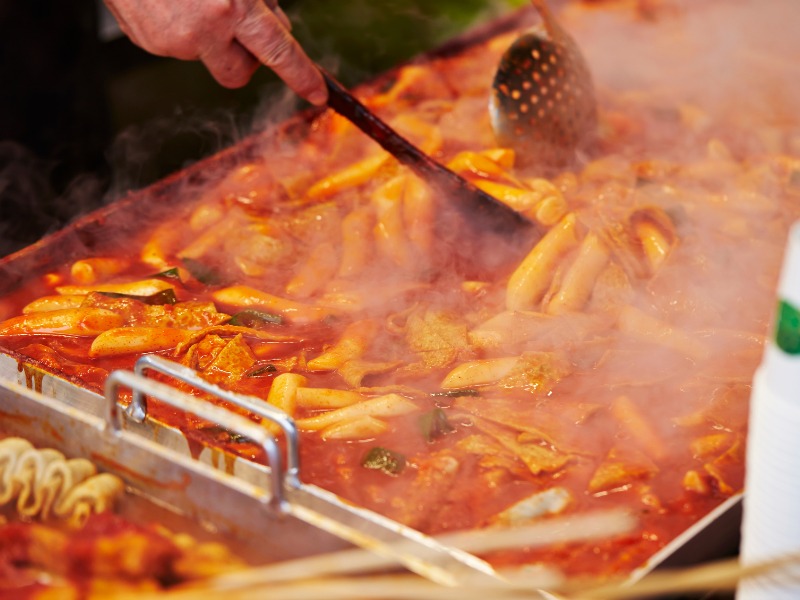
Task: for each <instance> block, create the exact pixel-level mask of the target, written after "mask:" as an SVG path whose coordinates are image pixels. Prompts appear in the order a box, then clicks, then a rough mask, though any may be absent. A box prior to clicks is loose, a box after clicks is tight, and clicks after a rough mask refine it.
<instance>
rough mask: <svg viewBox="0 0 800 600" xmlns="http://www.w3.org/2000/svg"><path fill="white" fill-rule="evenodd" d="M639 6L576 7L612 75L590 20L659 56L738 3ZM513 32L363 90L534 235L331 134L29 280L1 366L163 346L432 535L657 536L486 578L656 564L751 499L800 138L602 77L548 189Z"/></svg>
mask: <svg viewBox="0 0 800 600" xmlns="http://www.w3.org/2000/svg"><path fill="white" fill-rule="evenodd" d="M640 4H643V3H640ZM633 5H635V6H639V4H637V3H625V2H599V3H586V4H584V3H573V4H572V5H570V7H569V9H568V10H567V11H566V12H565V16H566V17H567V19H566V20H565V22H564V25H565V26H566V27H567V28H568V29H569V28H570V27H574V28H576V32H577V33H578V34H582V35H583V38H581V37H580V35H579V36H578V37H579V42H582V43H585V47H584V51H585V53H586V54H587V56H588V57H589V60H590V63H591V62H592V57H595V58H594V60H595V61H597V60H600V58H602V53H599V52H594V51H593V46H594V45H595V44H598V43H600V42H599V41H598V38H599V37H600V36H601V34H600V33H599V32H597V31H594V32H593V30H592V28H591V26H589V25H587V23H588V22H589V21H588V17H589V16H591V15H602V19H601V23H602V24H603V25H604V26H608V27H612V29H613V30H614V31H618V32H625V31H627V32H630V33H631V34H632V35H631V40H632V41H631V43H635V42H636V39H637V38H638V34H639V32H641V31H642V30H644V29H646V30H647V31H648V36H649V37H650V38H652V40H653V48H655V50H653V52H656V51H657V50H658V48H665V47H667V46H668V43H667V42H668V41H669V40H670V39H673V40H674V39H675V36H677V35H679V33H678V32H679V30H680V27H681V24H682V23H685V22H687V21H691V19H690V18H689V17H690V16H691V14H692V12H691V11H695V10H696V11H698V12H702V11H706V12H705V13H703V14H705V16H706V18H708V19H709V20H711V17H712V16H713V15H714V11H715V10H723V9H722V8H720V6H718V5H717V4H715V3H710V4H709V5H708V6H707V7H704V8H695V7H694V6H691V8H690V7H688V6H687V7H683V6H682V5H681V4H679V3H674V4H673V3H667V2H664V3H648V5H649V6H651V8H653V7H656V6H658V7H664V10H663V11H656V12H655V13H652V14H651V13H650V12H647V11H645V12H646V14H645V13H643V12H642V10H631V6H633ZM600 8H602V9H604V10H603V11H600ZM639 8H640V9H641V6H639ZM667 8H669V10H667ZM643 15H645V16H643ZM645 17H646V19H645ZM593 34H594V35H596V36H598V37H597V38H595V37H592V35H593ZM659 36H661V37H659ZM513 38H514V35H512V34H504V35H501V36H498V37H496V38H492V39H490V40H488V41H485V42H482V43H481V44H479V45H476V46H472V47H467V48H465V49H464V50H463V51H462V52H460V53H458V54H457V55H453V56H448V57H443V58H442V57H439V58H431V59H427V60H425V61H419V62H416V63H413V64H410V65H407V66H404V67H401V68H400V69H398V70H397V71H396V72H395V73H393V74H392V77H391V85H388V86H387V85H384V86H377V85H376V86H373V87H369V86H367V87H365V88H363V89H362V90H361V94H360V95H361V97H362V99H363V101H364V102H365V103H366V104H367V105H369V106H370V107H371V108H373V109H374V110H375V111H377V112H379V113H380V114H381V116H382V117H384V118H385V119H386V120H388V121H389V122H390V123H391V124H392V125H393V126H394V127H396V128H397V129H398V130H399V131H400V132H401V133H403V134H404V135H405V136H407V137H409V138H410V139H412V140H413V141H414V142H415V143H417V144H418V145H420V146H421V147H422V148H424V149H425V151H426V152H428V153H429V154H431V155H432V156H434V157H436V159H437V160H440V161H441V162H443V163H445V164H447V165H448V166H449V167H450V168H451V169H453V170H455V171H457V172H459V173H460V174H462V175H463V176H464V177H466V178H468V179H469V180H470V181H471V182H473V183H474V184H475V185H477V186H479V187H481V188H482V189H484V190H485V191H487V192H488V193H490V194H492V195H494V196H495V197H496V198H498V199H499V200H501V201H503V202H505V203H507V204H509V205H510V206H511V207H512V208H514V209H515V210H517V211H519V212H521V213H523V214H525V216H526V217H528V218H529V219H530V220H531V221H532V222H534V223H535V227H534V228H532V229H531V230H530V231H529V232H528V233H527V234H526V235H528V237H527V238H524V239H522V240H515V242H514V244H510V245H509V244H504V243H502V241H501V240H499V239H497V238H492V237H485V238H478V237H473V236H472V235H471V234H468V233H467V232H468V230H467V229H466V228H462V227H461V224H459V223H458V222H457V221H453V220H452V219H454V218H455V217H454V216H453V213H452V211H450V210H446V207H447V203H448V202H454V201H457V199H445V198H440V197H437V195H436V194H435V193H434V192H433V190H431V189H430V188H429V187H427V185H426V184H425V183H424V182H423V181H420V180H419V179H417V178H416V177H415V176H414V175H413V174H412V173H411V172H409V171H408V170H407V169H406V168H404V167H403V166H401V165H399V164H398V163H397V162H395V161H394V160H393V159H392V158H391V157H390V156H389V155H388V154H386V153H384V152H383V151H381V150H380V149H379V148H378V147H377V146H375V145H373V144H372V142H370V141H369V140H367V139H365V138H364V136H363V135H362V134H360V133H359V132H358V131H357V130H355V129H354V128H353V127H352V126H351V125H350V124H349V123H347V122H345V121H344V120H342V119H341V118H339V117H338V116H336V115H335V114H332V113H330V112H327V113H323V114H321V115H318V116H317V117H315V119H314V121H313V122H312V124H311V126H310V127H309V128H308V130H307V132H306V134H305V135H304V136H303V137H302V138H301V139H299V140H289V139H288V137H287V136H283V135H280V133H279V132H278V133H275V132H273V133H272V134H271V135H268V134H265V135H264V136H263V141H262V142H261V143H262V144H263V150H262V151H261V152H260V157H257V158H254V159H252V160H248V161H246V162H243V163H241V164H238V165H236V166H235V167H232V168H231V169H230V170H229V171H228V172H227V173H226V175H225V177H223V178H222V179H221V180H219V181H216V182H214V183H213V184H208V185H206V186H205V187H202V188H199V189H194V190H192V191H190V192H189V191H187V192H185V194H188V198H187V197H182V198H181V199H180V202H178V201H176V203H175V209H174V211H172V213H167V214H166V216H161V217H160V218H159V219H158V220H157V221H155V222H146V221H142V222H141V223H140V224H139V225H140V229H141V231H140V232H139V233H137V235H136V236H133V237H131V238H125V239H124V240H120V239H117V240H115V242H114V246H113V247H114V248H115V250H113V251H105V250H104V249H103V248H102V247H100V248H98V249H95V250H94V251H93V252H92V253H90V254H87V255H86V256H83V257H80V258H79V259H78V260H75V261H74V262H73V263H72V264H70V265H68V267H67V268H65V269H63V270H60V271H53V272H50V273H47V274H46V275H43V276H37V277H31V278H30V281H29V283H27V284H26V285H25V286H24V287H23V288H22V289H21V290H19V291H17V292H15V293H14V295H13V296H9V298H13V303H15V304H14V306H15V307H16V308H14V309H13V310H11V313H12V315H11V316H9V318H8V319H7V320H6V321H4V322H2V323H0V336H2V338H1V339H2V344H3V345H4V346H5V347H6V348H8V349H11V350H14V351H17V352H19V353H21V354H23V355H26V356H28V357H30V358H32V359H35V360H36V361H39V362H40V363H43V364H45V365H47V366H48V367H49V368H50V369H52V370H55V371H57V372H60V373H64V374H67V375H69V376H71V377H76V378H77V379H78V380H80V381H82V382H83V383H84V385H86V386H87V387H90V388H92V389H100V387H101V385H102V382H103V381H104V379H105V377H106V376H107V374H108V372H109V371H110V370H112V369H115V368H130V367H131V366H132V365H133V363H134V361H135V360H136V358H137V357H138V356H141V355H142V354H144V353H159V354H162V355H163V356H165V357H168V358H170V359H172V360H175V361H178V362H180V363H182V364H185V365H188V366H190V367H192V368H193V369H195V370H197V371H198V372H199V373H200V374H201V375H202V376H203V377H205V378H207V379H209V380H210V381H213V382H215V383H218V384H220V385H222V386H224V387H227V388H230V389H232V390H235V391H238V392H243V393H246V394H251V395H254V396H257V397H259V398H261V399H263V401H264V402H268V403H270V404H272V405H273V406H276V407H278V408H281V409H282V410H284V411H286V412H287V413H289V414H291V415H292V416H293V417H294V419H295V421H296V423H297V425H298V428H299V430H300V432H301V443H300V451H301V471H300V477H301V479H302V480H303V481H305V482H308V483H313V484H317V485H319V486H321V487H323V488H326V489H328V490H331V491H333V492H335V493H337V494H339V495H340V496H342V497H343V498H346V499H348V500H350V501H352V502H354V503H356V504H358V505H361V506H364V507H366V508H369V509H372V510H374V511H377V512H378V513H381V514H384V515H387V516H389V517H391V518H392V519H395V520H397V521H399V522H402V523H405V524H408V525H411V526H412V527H414V528H417V529H419V530H421V531H423V532H426V533H431V534H436V533H441V532H445V531H452V530H460V529H469V528H477V527H492V526H507V525H514V524H517V523H522V522H525V521H529V520H532V519H539V518H547V517H548V516H550V515H555V514H570V513H579V512H585V511H591V510H593V509H602V508H608V507H618V506H624V507H627V508H629V509H630V510H631V511H632V512H633V513H634V514H635V515H636V516H637V517H638V520H639V527H638V529H637V530H636V531H635V533H633V534H631V535H628V536H626V537H625V538H624V539H614V540H608V541H606V542H601V543H597V542H591V543H586V544H579V543H578V544H572V545H569V546H564V547H559V548H551V549H548V550H547V551H545V552H540V551H537V552H532V551H524V550H522V551H514V552H502V553H495V554H493V555H491V556H490V557H488V558H489V559H490V560H491V561H492V562H494V563H496V564H499V565H508V564H523V563H528V562H538V561H544V562H547V563H550V564H554V565H555V566H558V567H560V568H562V569H564V570H565V572H567V573H573V574H593V575H604V576H605V575H610V574H617V573H628V572H630V571H632V570H633V569H635V568H636V567H638V566H640V565H642V564H643V563H645V562H646V560H647V559H648V558H649V557H650V556H652V555H653V553H654V552H656V551H657V550H658V549H659V548H661V547H663V546H664V545H665V544H666V543H667V542H669V541H670V540H671V539H673V538H674V537H675V536H676V535H677V534H678V533H680V532H681V531H683V530H684V529H686V528H687V527H688V526H689V525H690V524H692V523H694V522H696V521H697V520H698V519H700V518H702V517H703V516H704V515H706V514H708V512H709V511H710V510H711V509H713V508H714V507H715V506H717V505H719V504H720V503H721V502H723V501H724V500H725V499H726V498H729V497H731V496H733V495H736V494H738V493H740V492H741V491H742V485H743V478H744V454H745V444H746V425H747V409H748V406H747V405H748V398H749V391H750V388H749V386H750V380H751V377H752V375H753V372H754V369H755V367H756V365H757V364H758V361H759V359H760V356H761V350H762V345H763V340H764V336H765V335H766V334H767V332H768V323H769V319H770V314H771V310H772V303H773V298H774V291H773V290H774V285H775V281H776V277H777V270H778V267H779V264H780V259H781V254H782V249H783V241H784V239H785V236H786V232H787V230H788V226H789V224H790V223H791V222H792V221H793V220H794V219H795V218H796V217H797V206H798V203H797V199H798V197H799V196H800V159H798V158H797V157H796V156H795V155H793V154H792V147H795V148H796V146H793V145H792V144H795V145H796V143H797V140H798V139H800V138H798V134H797V132H798V125H797V123H796V122H790V123H786V122H782V123H781V124H780V126H776V125H775V124H774V123H772V124H770V123H766V124H765V123H762V122H760V121H758V119H756V118H755V116H754V114H753V113H752V112H750V113H748V115H747V117H748V118H746V119H745V118H740V117H741V116H742V115H740V114H738V113H737V112H736V111H735V110H733V109H732V108H731V107H730V106H728V107H727V109H726V110H724V111H715V110H714V109H713V107H711V106H708V105H707V104H704V97H703V96H702V95H699V96H698V95H697V94H693V93H691V92H692V90H691V89H686V87H687V86H686V84H685V82H682V85H680V86H679V85H675V86H673V87H671V88H665V87H660V86H657V85H654V84H653V82H652V77H654V76H655V75H654V74H653V73H649V77H648V79H647V81H646V86H645V87H637V85H636V82H635V81H631V80H630V78H626V77H622V76H619V73H617V77H616V79H613V78H609V79H603V78H602V76H603V75H605V74H606V72H607V70H606V69H604V68H603V65H593V66H595V67H597V69H596V72H597V73H598V74H599V76H598V81H596V84H597V88H598V99H599V102H600V106H599V117H600V127H599V131H598V139H597V142H596V145H595V147H594V148H593V149H592V152H591V153H590V154H589V155H586V156H581V157H578V159H577V160H576V162H575V164H574V165H573V167H572V168H571V169H570V170H568V171H565V172H562V173H558V174H545V175H546V176H544V175H543V174H541V173H537V172H536V171H535V170H534V171H531V170H522V169H519V168H516V167H515V164H516V162H517V161H516V158H517V157H515V155H514V152H513V151H512V150H511V149H508V148H502V147H497V146H496V143H495V141H494V138H493V135H492V133H491V129H490V126H489V120H488V115H487V114H486V102H487V98H488V88H489V84H490V82H491V78H492V75H493V69H494V67H495V65H496V64H497V61H498V59H499V56H500V54H501V53H502V51H503V50H504V49H505V48H506V47H507V46H508V44H509V43H510V42H511V41H512V40H513ZM598 57H600V58H598ZM661 58H662V59H664V60H666V57H661ZM622 59H623V57H621V56H617V57H616V58H615V60H622ZM654 60H655V59H654ZM670 74H671V75H672V72H670ZM662 83H664V82H662ZM667 83H668V82H667ZM762 90H763V88H762ZM792 136H794V137H792ZM256 154H259V153H256ZM161 214H162V215H163V214H164V213H163V212H162V213H161ZM469 231H471V230H469ZM109 236H110V237H113V232H109ZM8 302H9V300H8V299H7V304H8ZM151 416H152V417H154V418H156V419H159V420H162V421H164V422H167V423H169V424H172V425H176V426H178V427H180V428H182V429H183V430H184V431H186V432H187V434H190V435H192V436H195V439H198V440H201V441H204V442H205V443H212V444H214V445H219V446H222V447H224V448H225V449H227V450H229V451H230V452H233V453H235V454H239V455H241V456H245V457H248V458H251V459H254V460H263V457H261V456H260V454H259V452H258V451H257V450H256V449H255V448H254V447H253V444H251V443H250V442H249V441H248V440H246V439H242V438H241V437H237V436H236V435H235V434H233V433H231V432H226V431H224V430H220V429H219V428H218V427H216V426H215V424H213V423H206V422H202V421H201V420H199V419H197V418H194V417H187V416H186V415H181V414H178V413H176V412H175V411H172V410H167V409H165V408H163V407H161V408H159V407H158V405H157V403H154V409H153V412H152V413H151ZM249 416H250V417H252V418H253V419H255V420H257V417H256V416H254V415H249ZM265 427H269V425H268V424H265Z"/></svg>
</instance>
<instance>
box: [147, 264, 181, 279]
mask: <svg viewBox="0 0 800 600" xmlns="http://www.w3.org/2000/svg"><path fill="white" fill-rule="evenodd" d="M150 277H160V278H161V279H176V280H177V281H180V280H181V274H180V273H179V272H178V267H172V268H171V269H167V270H166V271H161V273H156V274H155V275H151V276H150Z"/></svg>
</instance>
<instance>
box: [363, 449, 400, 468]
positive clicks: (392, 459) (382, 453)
mask: <svg viewBox="0 0 800 600" xmlns="http://www.w3.org/2000/svg"><path fill="white" fill-rule="evenodd" d="M361 466H362V467H365V468H367V469H378V470H379V471H383V472H384V473H386V474H387V475H399V474H400V473H402V472H403V469H405V468H406V457H405V456H403V455H402V454H400V453H399V452H393V451H392V450H387V449H386V448H381V447H380V446H376V447H375V448H372V449H371V450H370V451H369V452H367V453H366V455H365V456H364V459H363V460H362V461H361Z"/></svg>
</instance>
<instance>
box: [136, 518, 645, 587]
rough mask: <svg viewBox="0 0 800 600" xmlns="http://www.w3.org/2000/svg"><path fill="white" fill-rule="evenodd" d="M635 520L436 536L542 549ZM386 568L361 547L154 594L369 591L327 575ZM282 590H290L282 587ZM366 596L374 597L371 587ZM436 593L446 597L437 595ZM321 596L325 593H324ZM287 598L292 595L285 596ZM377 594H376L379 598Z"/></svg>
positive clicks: (533, 578)
mask: <svg viewBox="0 0 800 600" xmlns="http://www.w3.org/2000/svg"><path fill="white" fill-rule="evenodd" d="M635 524H636V520H635V519H634V518H633V517H632V516H631V515H630V514H629V513H627V512H625V511H622V510H611V511H601V512H597V513H591V514H586V515H571V516H569V517H557V518H552V519H548V520H545V521H542V522H539V523H534V524H531V525H527V526H516V527H509V528H490V529H485V530H478V531H470V532H463V533H454V534H448V535H443V536H440V537H437V538H436V539H437V540H438V541H440V542H442V543H444V544H446V545H449V546H453V547H457V548H460V549H462V550H465V551H467V552H471V553H473V554H481V553H485V552H489V551H492V550H497V549H500V548H514V547H523V546H525V547H529V548H530V547H542V546H550V545H553V544H558V543H566V542H576V541H585V540H591V539H606V538H609V537H613V536H616V535H622V534H625V533H627V532H629V531H631V529H632V528H633V527H634V526H635ZM388 568H396V565H395V564H394V563H393V562H392V561H390V560H388V559H386V558H384V557H382V556H379V555H376V554H373V553H371V552H367V551H365V550H361V549H352V550H342V551H339V552H333V553H328V554H323V555H318V556H311V557H307V558H301V559H296V560H290V561H284V562H280V563H275V564H271V565H267V566H264V567H256V568H253V569H247V570H245V571H240V572H235V573H230V574H226V575H222V576H219V577H215V578H213V579H209V580H206V581H203V582H200V583H197V584H193V585H191V586H190V587H186V588H182V589H180V590H175V591H173V592H171V593H169V594H167V595H164V594H161V595H159V596H158V597H159V598H169V599H170V600H179V599H180V600H190V599H194V598H214V597H219V598H223V597H224V598H225V599H226V600H232V599H233V598H239V597H240V596H239V594H244V595H242V596H241V597H242V598H247V597H249V596H248V594H250V593H251V592H253V593H255V591H256V590H258V591H260V593H262V594H263V593H264V591H265V590H266V589H269V595H270V598H272V597H273V594H274V593H277V591H278V590H282V589H284V588H286V590H288V589H289V588H290V587H291V588H292V589H299V587H300V586H305V585H316V584H315V583H314V582H313V581H312V580H315V578H320V577H323V576H327V578H326V579H325V581H326V582H327V583H326V585H327V584H328V583H331V582H332V581H343V580H346V581H349V582H350V584H351V585H356V586H360V585H362V584H369V589H370V590H372V584H371V583H370V582H372V581H374V580H375V578H374V577H373V578H364V577H352V578H341V577H339V578H333V577H330V576H332V575H336V576H342V575H348V574H355V573H361V574H363V573H369V572H374V571H376V570H379V569H388ZM394 577H395V578H399V579H397V581H409V582H413V584H412V585H411V586H410V587H409V590H411V589H413V590H415V591H414V592H413V593H419V590H421V589H422V588H424V585H425V584H420V583H419V581H425V580H423V579H421V578H418V577H410V576H406V577H405V578H403V576H400V575H398V576H394ZM525 577H526V585H527V586H529V587H531V591H528V592H526V593H527V594H528V597H531V594H534V593H538V592H535V591H533V590H534V589H535V588H537V587H538V588H544V587H547V588H553V587H557V586H560V585H561V583H562V582H563V577H562V576H561V574H560V573H559V572H558V571H556V570H554V569H551V568H547V567H537V568H530V569H526V570H525ZM392 581H395V579H392ZM384 583H388V582H384ZM426 583H427V584H428V591H429V592H430V593H434V591H435V593H436V594H437V596H436V597H443V598H444V597H447V598H449V597H463V595H464V593H465V591H464V590H465V586H467V587H469V586H472V584H473V583H474V582H470V581H469V576H468V574H467V573H465V574H464V577H462V578H461V579H460V580H459V583H460V585H459V586H457V587H453V588H446V587H443V586H439V585H434V584H433V583H432V582H426ZM337 585H338V584H337ZM502 585H503V580H502V579H501V578H498V586H502ZM342 587H343V588H346V587H347V585H346V584H342ZM392 589H394V590H395V591H396V588H392V587H388V588H387V589H386V592H385V593H388V592H389V591H390V590H392ZM448 589H449V590H450V591H449V592H445V591H443V590H448ZM498 589H501V587H498ZM453 590H456V591H457V594H456V595H455V596H453V595H452V591H453ZM493 590H494V588H493ZM286 593H290V592H289V591H287V592H286ZM291 593H294V592H291ZM409 593H411V592H409ZM493 593H494V592H493ZM370 594H372V595H373V596H374V592H373V591H371V592H370ZM441 594H451V595H450V596H442V595H441ZM326 596H327V597H330V596H329V595H328V594H327V593H326ZM373 596H370V597H373ZM287 597H293V596H291V595H289V596H287ZM306 597H313V596H306ZM343 597H348V598H355V597H358V596H353V595H352V594H350V595H349V596H343ZM377 597H378V598H380V597H382V596H377ZM383 597H385V596H383ZM409 597H411V598H414V597H416V596H414V595H411V596H409ZM533 597H535V596H533ZM137 598H139V599H141V598H147V596H146V595H142V594H140V595H139V596H137Z"/></svg>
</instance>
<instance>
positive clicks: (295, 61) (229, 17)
mask: <svg viewBox="0 0 800 600" xmlns="http://www.w3.org/2000/svg"><path fill="white" fill-rule="evenodd" d="M105 3H106V6H108V9H109V10H110V11H111V13H112V14H113V15H114V17H115V18H116V19H117V22H118V23H119V25H120V28H121V29H122V31H123V32H124V33H125V34H126V35H127V36H128V37H129V38H130V39H131V41H133V42H134V43H135V44H136V45H137V46H140V47H141V48H143V49H144V50H146V51H148V52H150V53H152V54H156V55H159V56H169V57H173V58H179V59H182V60H201V61H202V62H203V64H205V66H206V67H207V68H208V70H209V71H210V72H211V74H212V75H213V76H214V78H215V79H216V80H217V81H218V82H219V83H220V84H221V85H223V86H225V87H230V88H236V87H241V86H243V85H245V84H246V83H247V82H248V81H249V80H250V78H251V77H252V75H253V73H254V72H255V70H256V69H257V68H258V66H259V64H264V65H266V66H267V67H269V68H271V69H272V70H273V71H275V73H277V75H278V76H279V77H281V79H283V80H284V81H285V82H286V83H287V84H288V85H289V87H291V88H292V89H293V90H294V91H295V92H297V94H299V95H300V96H302V97H303V98H305V99H307V100H309V101H310V102H312V103H314V104H323V103H324V102H325V100H326V99H327V93H326V88H325V84H324V82H323V80H322V76H321V75H320V73H319V71H318V70H317V68H316V67H315V66H314V64H313V62H312V61H311V59H309V58H308V56H306V54H305V52H304V51H303V49H302V48H301V47H300V45H299V44H298V43H297V41H296V40H295V39H294V38H293V37H292V35H291V33H290V29H291V24H290V23H289V19H288V18H287V17H286V15H285V14H284V13H283V11H282V10H281V9H280V7H279V6H278V3H277V0H266V1H265V0H170V1H164V0H105Z"/></svg>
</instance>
